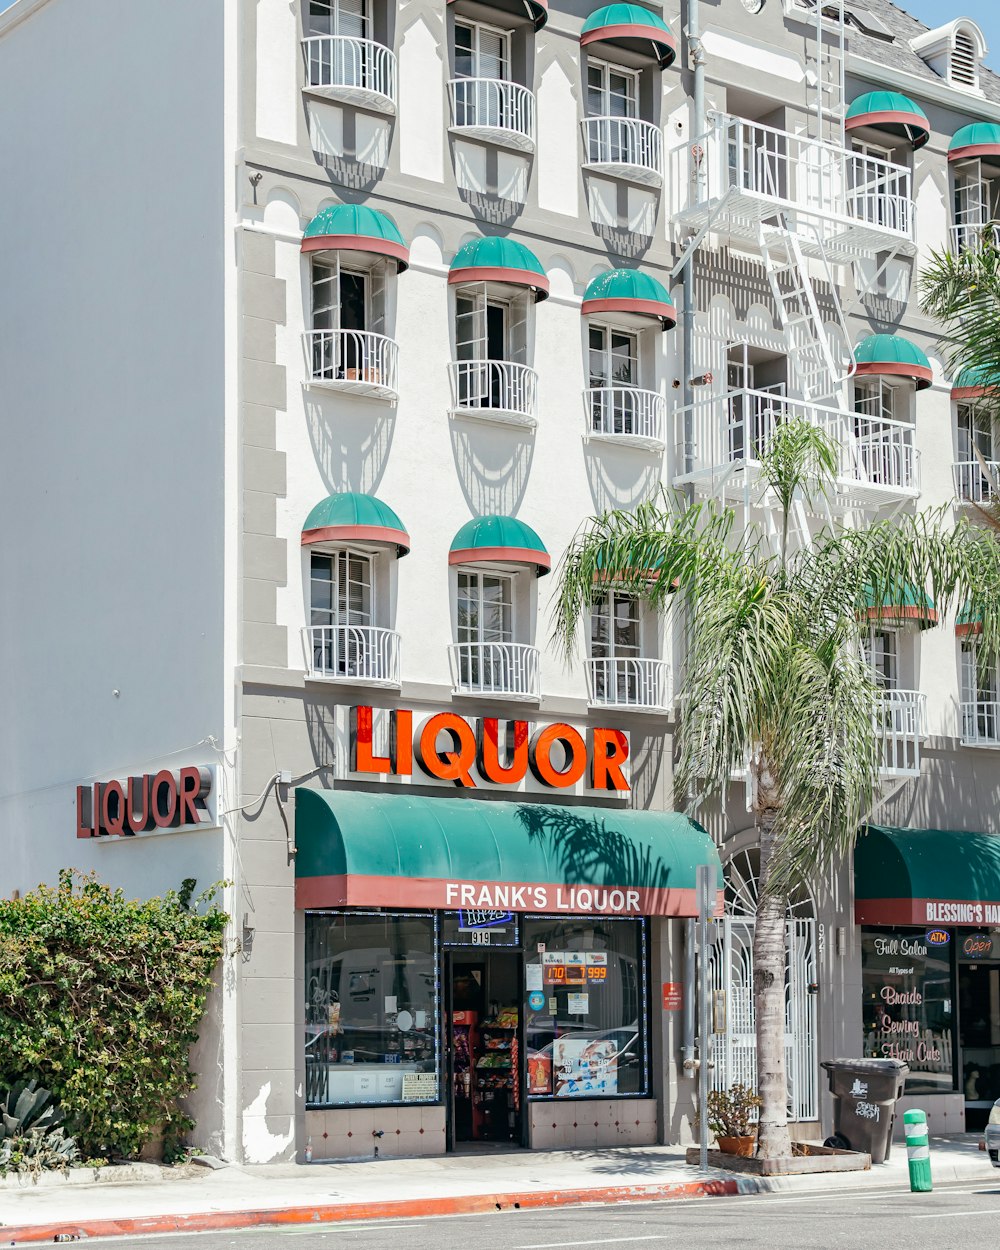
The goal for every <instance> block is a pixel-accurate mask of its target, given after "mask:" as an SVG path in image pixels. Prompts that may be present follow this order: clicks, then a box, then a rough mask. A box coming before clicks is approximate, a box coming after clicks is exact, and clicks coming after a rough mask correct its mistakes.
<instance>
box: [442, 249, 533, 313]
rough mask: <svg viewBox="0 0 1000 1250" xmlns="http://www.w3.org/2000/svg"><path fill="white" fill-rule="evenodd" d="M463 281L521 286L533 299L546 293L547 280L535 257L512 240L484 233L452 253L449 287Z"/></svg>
mask: <svg viewBox="0 0 1000 1250" xmlns="http://www.w3.org/2000/svg"><path fill="white" fill-rule="evenodd" d="M466 282H506V283H509V284H510V285H511V286H525V287H528V288H529V289H530V290H532V291H534V293H535V300H536V302H540V301H541V300H543V299H545V298H546V297H547V296H548V293H549V280H548V278H547V277H546V276H545V270H544V269H543V268H542V264H541V261H540V260H539V259H538V257H537V256H536V255H535V254H534V252H532V251H531V250H530V248H527V247H525V246H524V244H523V243H518V241H517V240H516V239H509V238H505V237H503V236H502V235H497V234H491V235H484V236H483V237H482V238H480V239H471V240H470V241H469V242H468V243H465V244H463V245H462V247H460V248H459V249H458V251H457V252H456V253H455V259H454V260H453V261H452V262H451V265H450V267H449V270H448V283H449V285H450V286H461V285H463V284H464V283H466Z"/></svg>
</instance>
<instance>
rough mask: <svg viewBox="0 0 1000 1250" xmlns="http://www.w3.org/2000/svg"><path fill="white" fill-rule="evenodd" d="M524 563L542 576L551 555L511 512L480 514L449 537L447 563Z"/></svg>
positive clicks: (530, 529)
mask: <svg viewBox="0 0 1000 1250" xmlns="http://www.w3.org/2000/svg"><path fill="white" fill-rule="evenodd" d="M478 562H485V563H488V564H525V565H528V567H529V568H533V569H534V570H535V575H536V576H537V577H543V576H544V575H545V574H546V573H547V572H548V571H549V569H550V568H551V567H552V557H551V556H550V555H549V553H548V552H547V551H546V549H545V544H544V543H543V542H542V540H541V539H540V538H539V537H538V535H537V534H536V533H535V531H534V530H533V529H532V528H531V526H530V525H525V523H524V522H523V521H519V520H518V519H517V517H513V516H479V517H474V518H473V519H472V520H471V521H466V523H465V524H464V525H463V526H462V528H461V529H460V530H459V531H458V533H457V534H456V535H455V537H454V539H453V540H452V544H451V550H450V551H449V553H448V563H449V564H475V563H478Z"/></svg>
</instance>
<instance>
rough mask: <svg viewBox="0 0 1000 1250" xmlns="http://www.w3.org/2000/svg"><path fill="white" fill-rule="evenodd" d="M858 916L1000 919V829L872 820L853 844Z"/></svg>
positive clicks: (927, 921) (865, 919) (919, 921)
mask: <svg viewBox="0 0 1000 1250" xmlns="http://www.w3.org/2000/svg"><path fill="white" fill-rule="evenodd" d="M854 919H855V922H856V923H857V924H878V925H921V926H928V925H974V926H978V925H984V924H1000V837H998V836H996V835H994V834H989V833H962V832H960V831H958V830H955V829H890V828H887V827H885V826H882V825H869V826H868V828H867V829H866V830H865V832H864V833H863V834H862V835H861V837H860V838H859V839H858V843H857V846H856V847H855V849H854Z"/></svg>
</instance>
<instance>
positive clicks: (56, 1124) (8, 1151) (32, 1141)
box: [0, 1081, 80, 1176]
mask: <svg viewBox="0 0 1000 1250" xmlns="http://www.w3.org/2000/svg"><path fill="white" fill-rule="evenodd" d="M79 1158H80V1152H79V1150H78V1149H77V1145H76V1141H75V1140H74V1139H73V1138H72V1137H68V1136H67V1135H66V1130H65V1129H64V1128H63V1114H62V1112H61V1111H60V1109H59V1108H58V1107H57V1106H56V1105H55V1102H54V1100H53V1097H52V1094H51V1093H50V1092H49V1091H48V1090H47V1089H40V1088H39V1087H38V1084H37V1082H35V1081H18V1082H17V1084H16V1085H14V1086H12V1087H11V1088H10V1089H9V1090H6V1091H0V1176H6V1174H7V1173H8V1172H42V1171H45V1170H46V1169H49V1170H52V1169H56V1168H59V1169H65V1168H68V1167H69V1166H70V1164H71V1163H76V1162H78V1160H79Z"/></svg>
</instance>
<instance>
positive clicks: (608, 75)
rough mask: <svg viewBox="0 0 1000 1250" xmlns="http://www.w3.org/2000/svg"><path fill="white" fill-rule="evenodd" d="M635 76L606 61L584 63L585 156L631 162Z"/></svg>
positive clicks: (636, 94) (636, 100) (634, 144)
mask: <svg viewBox="0 0 1000 1250" xmlns="http://www.w3.org/2000/svg"><path fill="white" fill-rule="evenodd" d="M638 108H639V76H638V74H636V73H635V72H634V71H632V70H627V69H623V68H622V67H621V66H618V65H609V64H608V63H607V62H606V61H593V60H590V61H588V62H587V117H588V118H593V119H600V120H599V121H594V122H592V123H591V124H589V125H588V126H587V149H588V151H587V159H588V161H592V162H595V163H605V164H607V163H609V162H614V163H620V162H624V163H626V164H632V163H635V160H636V148H637V142H636V134H635V128H634V127H633V126H630V125H629V124H628V123H629V121H630V120H632V119H634V118H636V117H638Z"/></svg>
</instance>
